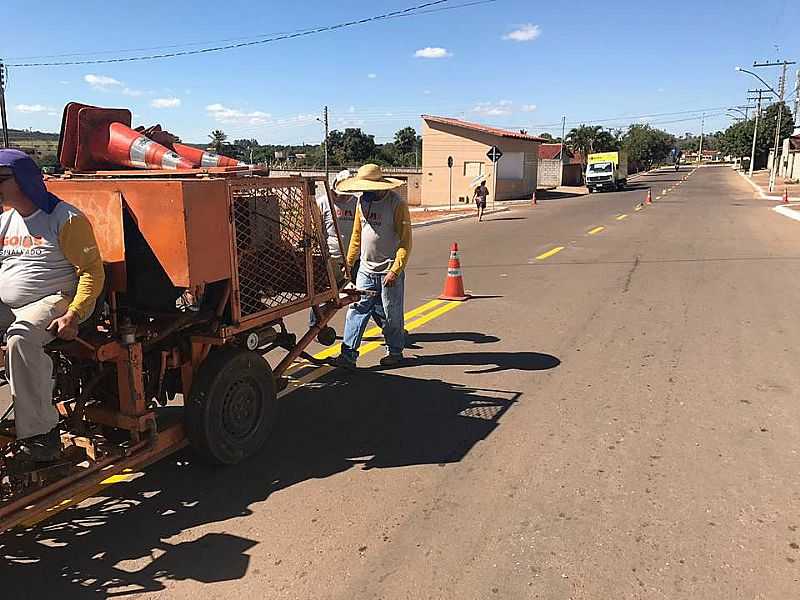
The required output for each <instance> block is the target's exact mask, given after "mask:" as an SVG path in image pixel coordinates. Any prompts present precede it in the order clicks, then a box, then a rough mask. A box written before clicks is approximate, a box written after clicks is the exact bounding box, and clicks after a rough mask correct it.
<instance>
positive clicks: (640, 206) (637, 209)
mask: <svg viewBox="0 0 800 600" xmlns="http://www.w3.org/2000/svg"><path fill="white" fill-rule="evenodd" d="M643 208H644V207H643V206H642V205H641V204H640V205H639V206H637V207H636V208H634V209H633V210H636V211H639V210H642V209H643Z"/></svg>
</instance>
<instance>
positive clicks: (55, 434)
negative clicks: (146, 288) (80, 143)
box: [0, 150, 105, 462]
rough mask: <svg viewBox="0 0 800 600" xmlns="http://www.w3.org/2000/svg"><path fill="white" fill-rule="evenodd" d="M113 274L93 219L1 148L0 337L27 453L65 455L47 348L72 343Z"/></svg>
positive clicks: (37, 457) (25, 161)
mask: <svg viewBox="0 0 800 600" xmlns="http://www.w3.org/2000/svg"><path fill="white" fill-rule="evenodd" d="M104 280H105V274H104V271H103V260H102V258H101V257H100V250H99V249H98V247H97V241H96V240H95V237H94V232H93V231H92V226H91V224H90V223H89V220H88V219H87V218H86V217H85V216H84V215H83V214H81V212H80V211H79V210H78V209H76V208H75V207H73V206H71V205H69V204H67V203H66V202H63V201H61V200H60V199H59V198H57V197H56V196H54V195H53V194H51V193H50V192H48V191H47V189H46V188H45V186H44V181H43V179H42V172H41V171H40V170H39V167H38V166H37V165H36V163H35V162H33V159H31V158H30V157H29V156H28V155H27V154H25V153H23V152H20V151H19V150H0V336H2V335H3V333H5V336H6V343H7V349H6V356H5V367H6V375H7V378H8V382H9V384H10V387H11V400H12V401H13V402H14V425H15V428H16V432H17V439H18V440H19V441H20V450H21V452H22V454H24V455H26V456H27V457H28V458H29V459H31V460H34V461H38V462H45V461H51V460H55V459H57V458H58V456H59V454H60V453H61V436H60V434H59V430H58V421H59V415H58V411H57V410H56V409H55V407H54V406H53V396H52V391H53V383H52V380H51V376H52V372H53V363H52V361H51V360H50V358H49V357H48V356H47V354H46V353H45V351H44V346H46V345H47V344H49V343H50V342H51V341H53V339H55V338H56V337H57V338H60V339H62V340H72V339H75V337H76V336H77V335H78V325H79V324H80V323H81V322H82V321H84V320H85V319H87V318H88V317H89V316H90V315H91V314H92V312H93V311H94V306H95V303H96V302H97V299H98V297H99V296H100V294H101V292H102V290H103V282H104Z"/></svg>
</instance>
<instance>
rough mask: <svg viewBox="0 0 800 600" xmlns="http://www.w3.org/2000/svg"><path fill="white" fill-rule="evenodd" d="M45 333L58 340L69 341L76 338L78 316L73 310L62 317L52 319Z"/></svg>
mask: <svg viewBox="0 0 800 600" xmlns="http://www.w3.org/2000/svg"><path fill="white" fill-rule="evenodd" d="M47 331H49V332H50V333H52V334H53V335H54V336H56V337H57V338H58V339H60V340H65V341H70V340H74V339H75V338H76V337H78V315H77V314H76V313H75V311H74V310H68V311H67V314H65V315H64V316H63V317H59V318H57V319H53V322H52V323H50V325H48V327H47Z"/></svg>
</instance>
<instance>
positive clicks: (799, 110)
mask: <svg viewBox="0 0 800 600" xmlns="http://www.w3.org/2000/svg"><path fill="white" fill-rule="evenodd" d="M795 79H796V81H795V84H794V130H795V132H797V131H800V69H797V74H796V76H795Z"/></svg>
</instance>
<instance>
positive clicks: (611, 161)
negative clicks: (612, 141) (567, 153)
mask: <svg viewBox="0 0 800 600" xmlns="http://www.w3.org/2000/svg"><path fill="white" fill-rule="evenodd" d="M627 182H628V157H627V155H626V154H625V153H624V152H598V153H596V154H590V155H589V156H588V157H587V165H586V187H587V189H588V190H589V193H590V194H591V193H592V192H594V191H597V190H613V191H615V192H616V191H617V190H620V189H622V188H623V187H625V184H626V183H627Z"/></svg>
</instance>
